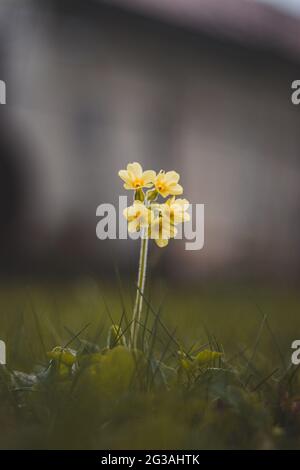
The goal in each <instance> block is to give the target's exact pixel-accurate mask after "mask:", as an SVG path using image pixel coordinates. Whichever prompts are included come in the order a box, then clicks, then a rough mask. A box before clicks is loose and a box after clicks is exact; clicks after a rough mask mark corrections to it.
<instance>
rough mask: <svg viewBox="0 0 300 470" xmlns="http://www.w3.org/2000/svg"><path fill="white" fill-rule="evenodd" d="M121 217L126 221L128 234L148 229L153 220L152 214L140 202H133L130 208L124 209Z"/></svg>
mask: <svg viewBox="0 0 300 470" xmlns="http://www.w3.org/2000/svg"><path fill="white" fill-rule="evenodd" d="M123 215H124V217H125V218H126V219H127V221H128V232H131V233H132V232H138V231H139V230H141V228H145V227H148V226H149V225H150V224H151V222H152V220H153V213H152V212H151V211H150V210H149V209H148V208H147V207H146V206H145V205H144V204H143V203H142V202H141V201H134V203H133V205H132V206H130V207H126V209H124V211H123Z"/></svg>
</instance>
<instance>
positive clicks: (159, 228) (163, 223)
mask: <svg viewBox="0 0 300 470" xmlns="http://www.w3.org/2000/svg"><path fill="white" fill-rule="evenodd" d="M149 232H150V238H152V239H154V240H155V243H156V244H157V246H159V247H160V248H164V247H165V246H167V244H168V243H169V240H170V238H174V237H175V236H176V233H177V229H176V227H174V225H173V224H171V223H170V219H168V218H164V217H161V216H158V217H156V218H155V219H154V220H153V223H152V224H151V226H150V228H149Z"/></svg>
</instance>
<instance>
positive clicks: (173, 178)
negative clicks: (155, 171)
mask: <svg viewBox="0 0 300 470" xmlns="http://www.w3.org/2000/svg"><path fill="white" fill-rule="evenodd" d="M179 178H180V175H179V174H178V173H176V171H167V173H166V174H165V179H166V182H168V183H178V181H179Z"/></svg>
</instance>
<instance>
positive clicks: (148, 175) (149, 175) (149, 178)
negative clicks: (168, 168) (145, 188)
mask: <svg viewBox="0 0 300 470" xmlns="http://www.w3.org/2000/svg"><path fill="white" fill-rule="evenodd" d="M155 178H156V173H155V171H153V170H147V171H144V173H143V180H144V183H145V184H147V185H148V184H149V183H154V181H155Z"/></svg>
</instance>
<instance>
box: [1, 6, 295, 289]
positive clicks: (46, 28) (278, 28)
mask: <svg viewBox="0 0 300 470" xmlns="http://www.w3.org/2000/svg"><path fill="white" fill-rule="evenodd" d="M299 30H300V2H299V1H296V0H294V1H293V0H265V1H254V0H248V1H247V0H223V1H217V0H110V1H107V2H104V1H97V0H81V1H79V0H72V1H70V0H68V1H67V0H44V1H43V2H40V1H37V0H22V1H20V0H19V1H18V0H0V79H2V80H5V81H6V85H7V104H6V105H2V106H0V116H1V117H0V122H1V125H0V196H1V197H0V206H1V227H0V239H1V243H0V259H1V262H0V272H1V274H2V277H7V276H11V277H15V276H24V275H25V276H37V277H39V276H52V275H53V276H74V275H82V274H91V273H93V274H100V275H102V276H105V277H109V276H110V275H113V273H114V263H115V262H116V263H117V264H118V266H119V267H120V269H122V271H125V272H126V270H128V271H130V270H131V269H134V270H136V263H137V256H138V246H137V243H136V242H134V241H131V240H127V241H126V240H115V241H99V240H98V239H97V238H96V224H97V218H96V208H97V206H98V205H99V204H101V203H103V202H105V203H113V204H117V202H118V196H119V195H121V194H124V193H125V191H124V190H123V187H122V183H121V180H119V178H118V175H117V173H118V170H119V169H122V168H125V167H126V165H127V163H128V162H132V161H139V162H141V164H142V165H143V166H144V167H145V168H146V169H155V170H157V171H159V170H160V169H161V168H164V169H166V170H168V169H175V170H176V171H178V172H180V174H181V182H182V184H183V186H184V188H185V197H187V198H188V199H189V201H190V202H192V203H203V204H205V246H204V249H203V250H201V251H198V252H194V251H192V252H189V251H185V250H184V244H183V243H182V242H179V241H176V242H174V243H172V244H171V245H170V247H169V248H168V249H167V250H163V252H162V251H160V250H159V249H158V248H156V247H154V246H153V248H152V251H153V254H152V257H151V259H152V263H153V264H154V265H155V266H156V269H158V270H159V272H160V273H162V274H164V275H169V276H177V277H179V278H181V279H198V278H200V277H202V278H205V277H207V278H210V279H211V278H212V279H222V280H224V279H227V278H237V279H254V280H258V281H260V280H262V279H266V280H268V281H269V280H270V281H272V282H273V281H274V282H275V281H280V282H281V281H282V280H285V281H286V280H288V281H291V282H293V281H297V280H298V276H299V271H300V269H299V268H300V251H299V244H300V230H299V229H300V222H299V220H300V219H299V215H300V159H299V157H300V139H299V128H300V127H299V126H300V108H299V107H297V106H294V105H293V104H292V102H291V93H292V90H291V83H292V81H294V80H296V79H300V67H299V65H300V35H299ZM162 257H163V260H164V261H162Z"/></svg>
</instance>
